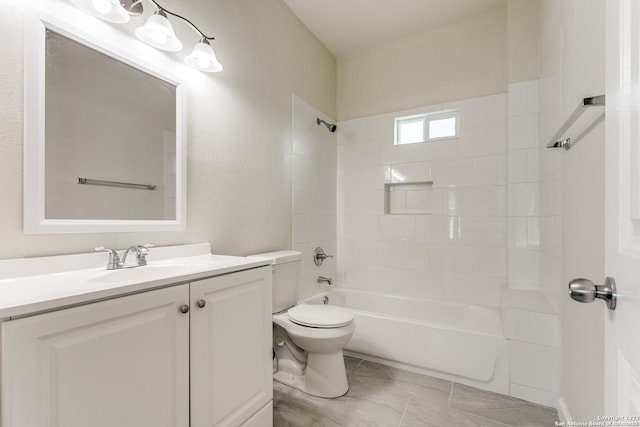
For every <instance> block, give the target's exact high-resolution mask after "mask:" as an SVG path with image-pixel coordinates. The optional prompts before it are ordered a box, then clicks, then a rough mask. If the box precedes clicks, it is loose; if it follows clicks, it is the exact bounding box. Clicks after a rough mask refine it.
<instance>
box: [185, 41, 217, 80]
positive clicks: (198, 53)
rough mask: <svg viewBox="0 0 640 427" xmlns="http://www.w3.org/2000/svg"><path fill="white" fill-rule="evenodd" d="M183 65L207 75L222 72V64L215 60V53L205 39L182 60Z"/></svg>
mask: <svg viewBox="0 0 640 427" xmlns="http://www.w3.org/2000/svg"><path fill="white" fill-rule="evenodd" d="M184 62H185V64H187V65H188V66H189V67H191V68H195V69H196V70H200V71H206V72H208V73H218V72H220V71H222V64H221V63H220V62H219V61H218V58H216V53H215V52H214V51H213V48H212V47H211V45H210V44H209V41H208V40H207V39H202V40H200V41H199V42H198V43H197V44H196V45H195V46H194V47H193V51H192V52H191V54H190V55H189V56H187V57H186V58H184Z"/></svg>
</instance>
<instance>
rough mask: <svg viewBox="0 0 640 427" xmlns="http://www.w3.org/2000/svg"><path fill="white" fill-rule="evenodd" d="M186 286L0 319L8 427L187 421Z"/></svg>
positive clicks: (171, 425) (124, 426) (122, 426)
mask: <svg viewBox="0 0 640 427" xmlns="http://www.w3.org/2000/svg"><path fill="white" fill-rule="evenodd" d="M188 299H189V288H188V285H181V286H175V287H170V288H165V289H160V290H155V291H150V292H145V293H142V294H137V295H131V296H127V297H122V298H117V299H113V300H108V301H102V302H98V303H93V304H87V305H83V306H78V307H74V308H69V309H65V310H60V311H56V312H51V313H46V314H41V315H36V316H32V317H26V318H22V319H18V320H11V321H7V322H4V323H3V324H2V427H36V426H37V427H50V426H51V427H53V426H56V427H57V426H60V427H88V426H91V427H114V426H118V427H144V426H153V427H158V426H166V427H176V426H178V427H181V426H185V427H186V426H188V425H189V342H188V340H189V314H188V313H187V314H182V313H180V312H179V310H178V308H179V306H180V305H181V304H188Z"/></svg>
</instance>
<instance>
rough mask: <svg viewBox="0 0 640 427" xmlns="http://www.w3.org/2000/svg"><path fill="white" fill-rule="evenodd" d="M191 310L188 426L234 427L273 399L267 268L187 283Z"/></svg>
mask: <svg viewBox="0 0 640 427" xmlns="http://www.w3.org/2000/svg"><path fill="white" fill-rule="evenodd" d="M191 307H193V308H192V310H191V426H193V427H210V426H237V425H240V424H241V422H244V421H246V420H248V419H249V417H251V416H252V415H253V414H255V413H256V412H258V411H259V410H260V409H261V408H262V407H263V406H264V405H265V404H267V403H268V402H270V401H271V399H272V398H273V381H272V369H273V364H272V358H271V357H272V356H271V354H272V348H273V347H272V346H273V343H272V339H271V334H272V325H271V267H262V268H260V269H255V270H249V271H243V272H240V273H236V274H231V275H227V276H221V277H213V278H210V279H205V280H200V281H198V282H193V283H191ZM268 421H269V423H268V424H261V423H254V422H253V421H252V422H251V423H248V424H247V426H248V425H251V427H258V426H266V425H269V426H270V425H271V423H272V422H273V420H272V418H271V412H270V413H269V419H268Z"/></svg>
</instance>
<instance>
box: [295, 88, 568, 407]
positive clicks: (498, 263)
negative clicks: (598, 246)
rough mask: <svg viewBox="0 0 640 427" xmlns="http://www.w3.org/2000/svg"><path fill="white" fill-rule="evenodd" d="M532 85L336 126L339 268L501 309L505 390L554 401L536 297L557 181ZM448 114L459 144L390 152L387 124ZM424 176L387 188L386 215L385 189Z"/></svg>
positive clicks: (353, 281) (347, 277) (546, 328)
mask: <svg viewBox="0 0 640 427" xmlns="http://www.w3.org/2000/svg"><path fill="white" fill-rule="evenodd" d="M541 90H543V89H542V88H541V85H540V84H539V83H538V81H529V82H522V83H516V84H512V85H509V91H508V93H507V94H501V95H494V96H487V97H481V98H474V99H469V100H463V101H460V102H455V103H450V104H446V105H437V106H428V107H424V108H418V109H414V110H411V111H401V112H397V113H390V114H382V115H377V116H371V117H365V118H361V119H355V120H349V121H345V122H341V123H339V129H340V131H339V132H338V147H339V149H338V151H337V156H338V159H337V168H338V174H337V175H338V181H337V185H338V229H339V242H338V243H339V253H340V257H339V258H338V262H339V265H338V270H339V278H340V286H346V287H353V288H360V289H367V290H372V291H380V292H385V293H392V294H395V295H400V296H405V297H413V298H430V299H434V298H435V299H443V300H447V301H453V302H460V303H469V304H480V305H489V306H498V305H503V306H504V307H505V310H504V313H505V318H504V322H505V333H506V336H507V338H508V339H509V340H510V341H509V343H510V344H509V345H510V354H511V357H510V358H511V368H510V369H511V372H510V376H511V386H510V387H511V393H512V394H513V395H516V396H519V397H522V398H525V399H530V400H533V401H536V402H539V403H544V404H549V405H551V404H553V403H554V402H555V399H557V395H558V390H559V383H558V377H559V372H558V369H559V358H558V345H559V333H558V331H559V327H558V317H557V315H556V313H555V312H554V309H553V307H552V306H551V305H549V304H547V302H546V301H545V299H544V298H542V296H541V295H542V294H541V293H539V292H538V291H537V290H539V289H540V287H541V281H545V280H548V279H550V277H551V276H555V275H556V274H558V271H559V269H560V268H561V263H558V262H556V261H554V260H557V257H559V256H561V253H562V251H561V231H562V230H561V229H560V226H561V222H560V221H558V220H557V218H556V216H555V215H557V212H558V211H557V209H559V206H555V204H557V203H558V193H557V191H556V189H557V184H558V182H559V181H561V175H559V174H558V173H557V168H558V167H559V165H560V163H559V161H558V158H557V156H553V155H551V154H550V153H549V152H548V151H545V150H544V149H543V148H541V138H540V136H541V132H540V131H539V127H540V126H539V122H540V117H539V113H540V111H539V102H538V97H539V92H540V91H541ZM545 90H548V89H545ZM450 108H456V109H458V110H459V112H460V136H459V138H457V139H450V140H441V141H433V142H429V143H422V144H412V145H404V146H394V145H393V125H394V117H396V116H403V115H409V114H419V113H424V112H433V111H441V110H443V109H450ZM542 133H544V132H542ZM310 166H312V165H309V164H306V163H301V164H300V165H299V167H300V168H301V167H310ZM431 180H432V181H433V185H432V186H431V187H430V188H428V189H427V190H424V189H422V190H421V191H415V192H413V193H412V192H410V191H390V192H389V193H388V195H389V198H390V199H392V200H390V206H392V207H393V209H392V213H394V214H384V203H385V202H384V184H385V183H407V182H422V181H431ZM313 204H314V201H312V200H304V199H303V200H302V201H301V202H300V205H295V206H294V209H299V210H303V211H304V210H305V209H307V208H311V207H312V206H313ZM560 205H561V204H560ZM427 209H429V211H430V212H431V214H428V215H426V214H419V213H417V212H420V213H424V212H426V211H427ZM325 226H326V225H325ZM307 234H310V231H309V230H307ZM311 234H312V233H311ZM554 257H556V258H554ZM547 268H548V269H547ZM545 269H547V270H545ZM506 287H509V288H510V289H509V290H508V291H506ZM520 295H522V297H519V296H520ZM532 295H533V296H534V297H532ZM532 300H535V301H538V303H537V304H535V303H531V301H532Z"/></svg>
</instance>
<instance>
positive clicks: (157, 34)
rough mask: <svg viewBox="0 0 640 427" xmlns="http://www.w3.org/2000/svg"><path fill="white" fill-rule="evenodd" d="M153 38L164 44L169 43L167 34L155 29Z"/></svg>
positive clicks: (156, 41)
mask: <svg viewBox="0 0 640 427" xmlns="http://www.w3.org/2000/svg"><path fill="white" fill-rule="evenodd" d="M151 38H152V39H153V41H154V42H155V43H156V44H159V45H164V44H166V43H167V35H166V34H165V33H161V32H160V31H154V32H153V33H152V34H151Z"/></svg>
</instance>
